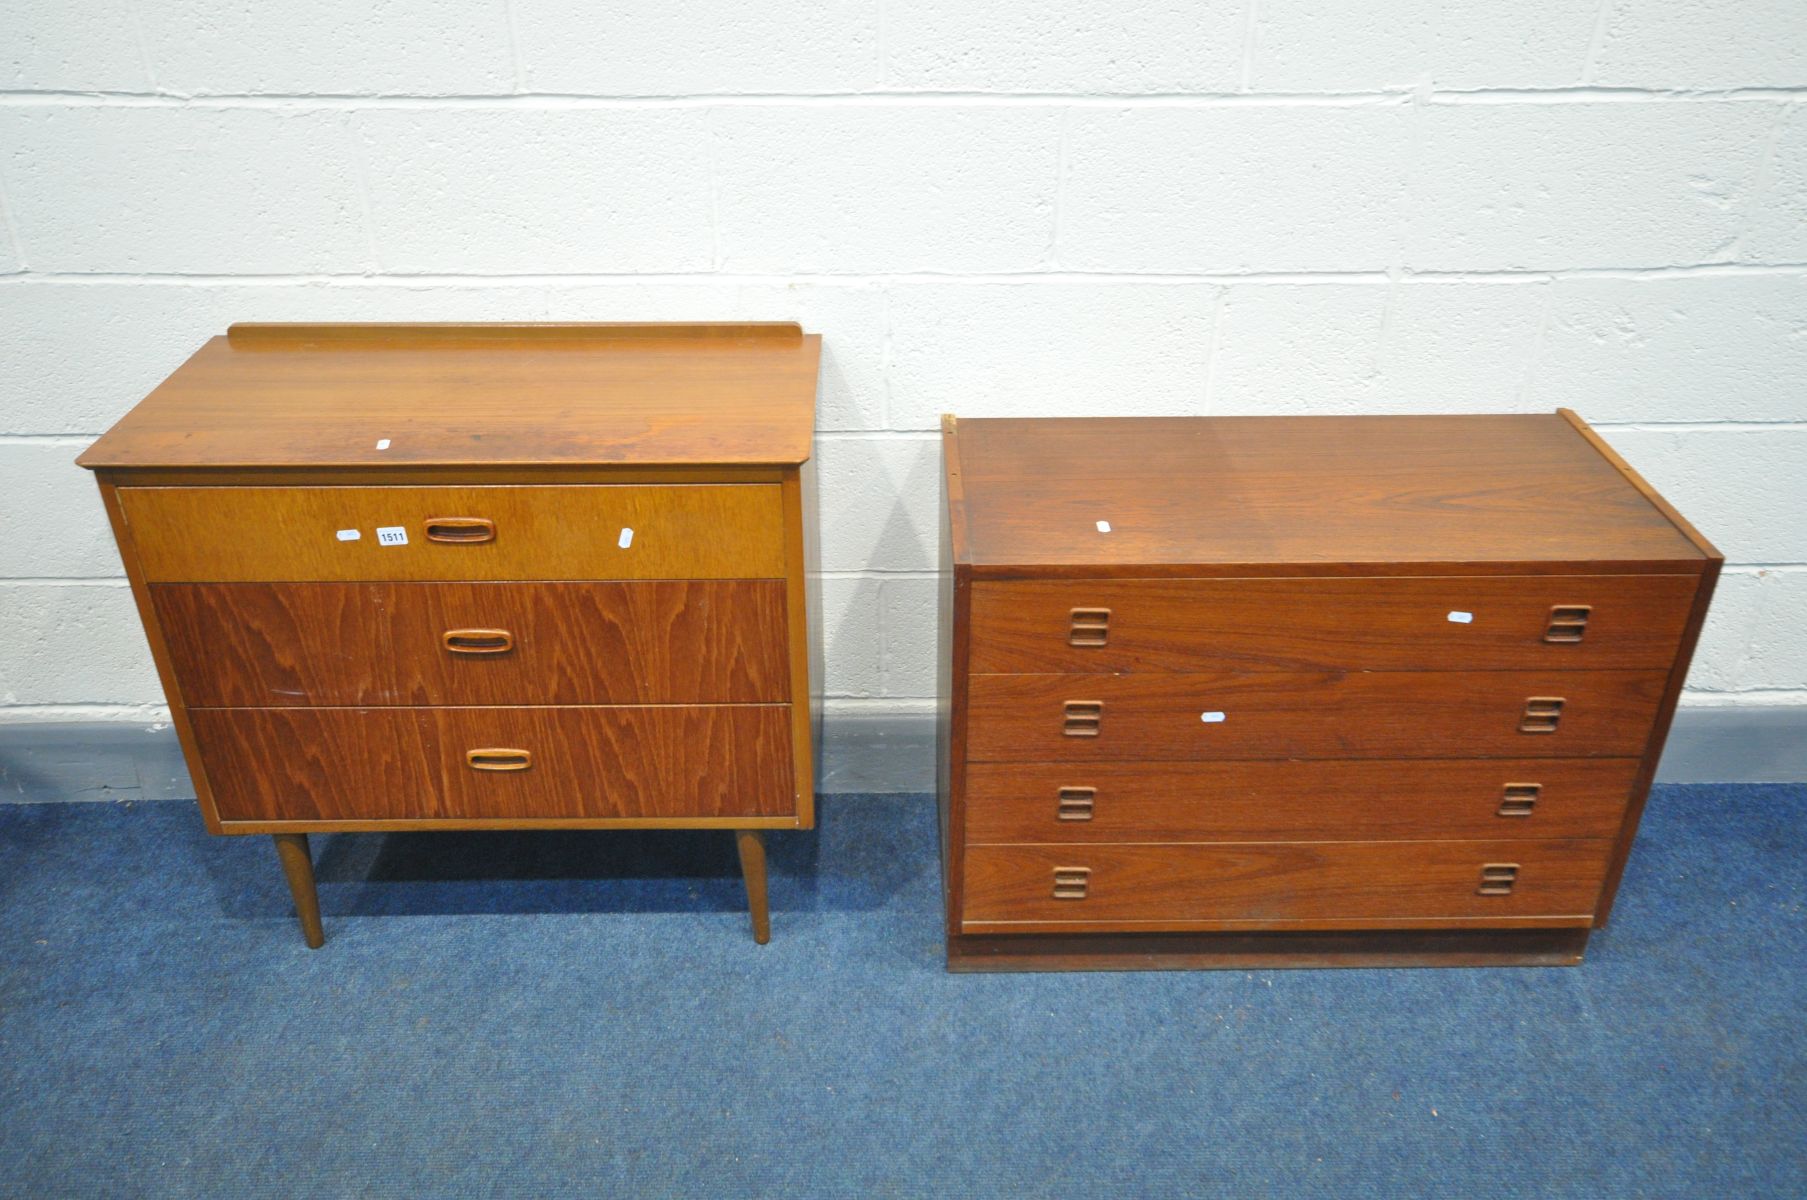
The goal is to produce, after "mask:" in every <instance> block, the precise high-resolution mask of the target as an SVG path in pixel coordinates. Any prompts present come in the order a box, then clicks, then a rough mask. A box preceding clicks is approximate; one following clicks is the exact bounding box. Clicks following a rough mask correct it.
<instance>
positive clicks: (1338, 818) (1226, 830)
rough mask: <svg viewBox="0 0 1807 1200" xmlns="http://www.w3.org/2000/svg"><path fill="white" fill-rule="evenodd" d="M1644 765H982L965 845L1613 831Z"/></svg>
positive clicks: (971, 788)
mask: <svg viewBox="0 0 1807 1200" xmlns="http://www.w3.org/2000/svg"><path fill="white" fill-rule="evenodd" d="M1637 769H1638V760H1637V759H1635V758H1610V759H1562V758H1555V759H1548V758H1546V759H1475V760H1468V759H1407V760H1383V761H1378V762H1375V761H1317V762H1289V761H1276V762H1236V763H1088V764H1085V765H1083V766H1060V765H1053V764H1048V763H971V764H969V765H968V766H967V768H966V841H967V842H968V843H969V844H975V845H976V844H982V843H1013V842H1252V841H1275V842H1305V841H1412V840H1435V839H1483V840H1486V839H1495V840H1497V839H1505V838H1515V839H1516V838H1531V839H1548V838H1611V837H1615V836H1616V835H1617V834H1618V831H1619V823H1620V821H1621V820H1622V819H1623V817H1624V813H1625V804H1626V801H1627V799H1628V798H1629V796H1630V793H1631V784H1632V779H1633V777H1634V776H1635V775H1636V774H1637ZM1514 784H1515V785H1521V786H1522V785H1532V786H1535V787H1537V788H1538V792H1537V794H1536V798H1535V800H1534V801H1533V802H1532V804H1531V805H1530V812H1529V814H1528V815H1524V816H1502V815H1501V814H1500V807H1501V803H1502V800H1503V798H1504V793H1505V789H1506V787H1507V786H1508V785H1514ZM1062 788H1069V789H1071V788H1087V789H1091V790H1092V793H1093V794H1092V795H1091V796H1089V797H1088V799H1089V801H1090V803H1089V805H1087V806H1083V809H1084V810H1085V811H1089V816H1088V817H1086V819H1082V820H1074V819H1068V820H1062V819H1061V818H1060V815H1059V810H1060V791H1061V789H1062ZM1511 807H1512V809H1513V811H1516V810H1517V809H1518V808H1520V807H1523V806H1522V805H1517V806H1511ZM1081 808H1082V806H1069V812H1070V813H1073V812H1078V811H1081Z"/></svg>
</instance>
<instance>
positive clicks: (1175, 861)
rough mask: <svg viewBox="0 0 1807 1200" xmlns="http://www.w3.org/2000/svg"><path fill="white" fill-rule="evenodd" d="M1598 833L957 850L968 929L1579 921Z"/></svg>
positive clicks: (1599, 845) (1595, 882) (1592, 877)
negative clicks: (962, 858)
mask: <svg viewBox="0 0 1807 1200" xmlns="http://www.w3.org/2000/svg"><path fill="white" fill-rule="evenodd" d="M1611 849H1612V843H1611V842H1610V841H1605V840H1592V839H1571V840H1552V841H1537V842H1533V841H1485V842H1244V843H1233V844H1227V845H1207V844H1194V845H1170V846H1161V845H1053V846H1050V845H1033V846H968V847H967V849H966V870H965V897H964V902H963V920H962V923H961V929H962V931H963V932H966V933H1004V932H1031V931H1033V929H1035V928H1047V929H1057V928H1058V929H1084V930H1096V931H1107V930H1189V929H1198V930H1203V929H1230V928H1236V929H1310V928H1317V929H1349V928H1371V929H1389V928H1391V929H1398V928H1436V927H1438V926H1443V925H1451V924H1460V925H1475V926H1486V925H1489V924H1498V925H1501V926H1512V925H1530V924H1545V925H1586V924H1588V923H1589V922H1590V919H1591V914H1592V913H1593V910H1594V903H1595V901H1596V899H1597V898H1598V896H1599V892H1600V885H1601V883H1602V882H1603V881H1604V879H1605V876H1606V864H1607V858H1608V855H1609V853H1610V851H1611Z"/></svg>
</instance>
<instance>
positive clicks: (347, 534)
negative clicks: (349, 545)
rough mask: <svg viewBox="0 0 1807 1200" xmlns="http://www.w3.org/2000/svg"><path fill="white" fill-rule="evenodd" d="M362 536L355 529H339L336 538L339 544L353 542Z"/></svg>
mask: <svg viewBox="0 0 1807 1200" xmlns="http://www.w3.org/2000/svg"><path fill="white" fill-rule="evenodd" d="M363 536H364V535H363V534H361V533H359V532H358V531H357V530H355V529H341V530H340V531H339V533H338V538H339V540H340V541H341V542H355V541H357V540H358V539H359V538H361V537H363Z"/></svg>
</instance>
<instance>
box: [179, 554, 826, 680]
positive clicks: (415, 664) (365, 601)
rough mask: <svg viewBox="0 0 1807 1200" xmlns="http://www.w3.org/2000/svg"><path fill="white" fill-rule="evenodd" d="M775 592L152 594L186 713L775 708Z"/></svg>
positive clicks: (610, 586) (220, 588) (642, 588)
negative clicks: (321, 708)
mask: <svg viewBox="0 0 1807 1200" xmlns="http://www.w3.org/2000/svg"><path fill="white" fill-rule="evenodd" d="M784 589H785V585H784V583H783V582H782V581H780V580H719V581H717V580H711V581H702V580H695V581H684V580H665V581H648V582H638V583H210V584H155V585H153V586H152V587H151V589H150V590H151V598H152V601H153V603H154V604H155V606H156V609H157V618H158V620H159V622H160V623H161V624H162V627H163V634H164V638H165V640H166V641H167V643H168V646H169V654H170V661H171V663H172V664H173V665H174V667H175V671H176V676H177V679H178V680H179V682H180V685H181V689H182V697H183V700H184V701H185V702H186V703H187V704H189V705H190V706H192V707H267V706H295V707H306V706H313V705H387V704H398V705H436V704H465V705H473V704H474V705H484V704H651V703H666V704H706V703H732V702H744V703H752V702H778V701H783V700H786V699H788V698H789V696H790V682H789V661H788V645H789V643H788V640H787V637H786V628H785V606H784V600H785V593H784Z"/></svg>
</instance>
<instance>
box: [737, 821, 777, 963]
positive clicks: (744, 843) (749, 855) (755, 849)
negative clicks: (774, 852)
mask: <svg viewBox="0 0 1807 1200" xmlns="http://www.w3.org/2000/svg"><path fill="white" fill-rule="evenodd" d="M734 842H735V845H736V846H737V847H738V848H739V850H740V874H741V878H743V879H745V880H746V881H747V909H748V911H749V912H751V913H752V914H753V940H754V941H756V942H758V943H759V944H760V945H761V946H763V945H765V944H766V943H767V942H769V941H771V940H772V914H771V912H770V911H769V910H768V909H767V908H766V902H765V834H764V833H763V832H761V831H760V830H757V829H736V830H735V831H734Z"/></svg>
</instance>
